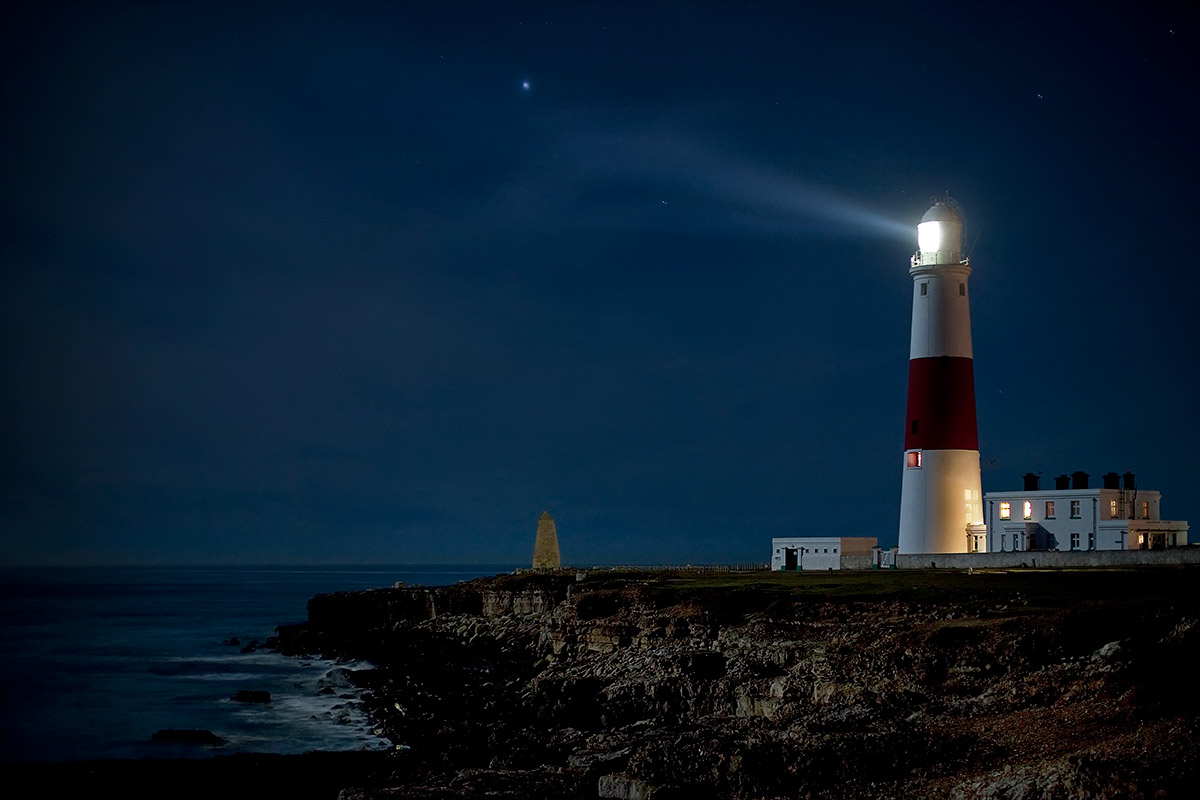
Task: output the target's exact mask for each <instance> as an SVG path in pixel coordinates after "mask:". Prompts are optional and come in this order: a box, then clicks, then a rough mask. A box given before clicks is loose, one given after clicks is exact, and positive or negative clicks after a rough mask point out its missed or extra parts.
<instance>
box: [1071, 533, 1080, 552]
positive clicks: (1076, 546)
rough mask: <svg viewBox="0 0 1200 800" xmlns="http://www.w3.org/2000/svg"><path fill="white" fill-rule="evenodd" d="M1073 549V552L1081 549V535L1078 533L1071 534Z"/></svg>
mask: <svg viewBox="0 0 1200 800" xmlns="http://www.w3.org/2000/svg"><path fill="white" fill-rule="evenodd" d="M1071 549H1072V550H1078V549H1079V534H1078V533H1072V534H1071Z"/></svg>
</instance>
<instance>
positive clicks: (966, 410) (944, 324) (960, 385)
mask: <svg viewBox="0 0 1200 800" xmlns="http://www.w3.org/2000/svg"><path fill="white" fill-rule="evenodd" d="M962 235H963V215H962V209H960V208H959V206H958V203H956V202H954V201H953V200H952V199H950V196H949V195H946V196H944V197H937V198H934V199H933V207H932V208H930V209H929V210H928V211H926V212H925V216H923V217H922V218H921V223H920V224H919V225H918V226H917V242H918V246H919V247H920V249H919V250H917V252H916V254H915V255H914V256H913V257H912V262H911V263H912V265H911V267H910V268H909V270H908V274H909V275H911V276H912V279H913V312H912V340H911V343H910V345H909V356H908V358H909V361H908V416H907V419H906V425H905V431H904V480H903V483H902V484H901V493H900V552H901V553H965V552H972V551H975V550H983V549H985V547H986V533H985V526H984V524H983V502H982V498H981V497H980V481H979V432H978V428H977V427H976V424H975V371H974V363H973V360H972V355H971V311H970V306H969V298H970V295H969V294H968V292H967V278H968V277H969V276H970V275H971V265H970V259H968V258H966V257H965V256H963V253H962Z"/></svg>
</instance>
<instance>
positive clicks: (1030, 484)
mask: <svg viewBox="0 0 1200 800" xmlns="http://www.w3.org/2000/svg"><path fill="white" fill-rule="evenodd" d="M1037 490H1038V476H1037V474H1036V473H1033V472H1026V473H1025V491H1027V492H1036V491H1037Z"/></svg>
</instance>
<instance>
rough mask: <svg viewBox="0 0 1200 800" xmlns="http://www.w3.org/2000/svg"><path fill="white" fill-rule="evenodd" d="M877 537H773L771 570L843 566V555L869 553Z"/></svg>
mask: <svg viewBox="0 0 1200 800" xmlns="http://www.w3.org/2000/svg"><path fill="white" fill-rule="evenodd" d="M877 544H879V540H878V539H877V538H875V537H874V536H785V537H782V538H778V539H772V540H771V569H772V570H773V571H775V572H779V571H785V572H795V571H798V570H802V569H841V568H842V556H869V555H871V552H872V549H873V548H874V547H875V546H876V545H877Z"/></svg>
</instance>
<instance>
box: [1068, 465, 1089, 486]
mask: <svg viewBox="0 0 1200 800" xmlns="http://www.w3.org/2000/svg"><path fill="white" fill-rule="evenodd" d="M1071 481H1072V483H1073V485H1072V486H1071V488H1072V489H1086V488H1088V474H1087V473H1086V472H1082V471H1079V470H1076V471H1075V472H1072V473H1071Z"/></svg>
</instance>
